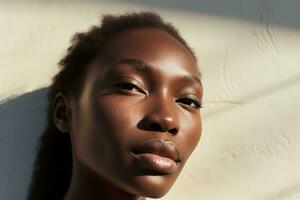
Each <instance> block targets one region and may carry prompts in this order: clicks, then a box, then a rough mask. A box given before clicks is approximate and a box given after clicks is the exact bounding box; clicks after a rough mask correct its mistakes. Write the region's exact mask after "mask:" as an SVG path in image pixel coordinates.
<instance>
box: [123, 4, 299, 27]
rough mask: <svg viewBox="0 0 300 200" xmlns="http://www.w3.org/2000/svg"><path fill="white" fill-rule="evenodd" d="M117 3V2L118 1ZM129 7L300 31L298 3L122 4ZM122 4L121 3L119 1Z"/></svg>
mask: <svg viewBox="0 0 300 200" xmlns="http://www.w3.org/2000/svg"><path fill="white" fill-rule="evenodd" d="M119 1H120V0H119ZM125 1H126V2H128V3H132V4H134V5H142V6H152V7H158V8H164V9H170V10H182V11H185V12H191V13H196V14H197V13H201V14H208V15H213V16H220V17H222V18H223V17H228V18H234V19H239V20H246V21H252V22H256V23H262V24H265V25H267V26H269V25H270V24H272V25H278V26H284V27H288V28H297V29H298V28H300V23H299V8H300V1H298V0H286V1H281V0H257V1H242V0H227V1H220V0H210V1H194V0H185V1H181V0H162V1H153V0H125ZM120 2H124V0H122V1H120Z"/></svg>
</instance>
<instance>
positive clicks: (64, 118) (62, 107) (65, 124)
mask: <svg viewBox="0 0 300 200" xmlns="http://www.w3.org/2000/svg"><path fill="white" fill-rule="evenodd" d="M52 108H53V121H54V124H55V126H56V127H57V128H58V129H59V130H60V131H61V132H63V133H67V132H70V128H71V108H70V104H69V102H68V98H67V96H66V95H65V94H63V93H62V92H59V93H57V95H56V96H55V98H54V101H53V102H52Z"/></svg>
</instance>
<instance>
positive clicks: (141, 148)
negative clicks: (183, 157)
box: [132, 139, 180, 162]
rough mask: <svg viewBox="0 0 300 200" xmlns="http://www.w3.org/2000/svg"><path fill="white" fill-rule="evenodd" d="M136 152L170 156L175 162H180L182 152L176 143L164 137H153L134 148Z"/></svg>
mask: <svg viewBox="0 0 300 200" xmlns="http://www.w3.org/2000/svg"><path fill="white" fill-rule="evenodd" d="M132 152H133V153H134V154H155V155H158V156H161V157H164V158H169V159H171V160H173V161H174V162H180V154H179V151H178V149H177V147H176V145H175V144H174V143H172V142H170V141H168V142H166V141H164V140H162V139H152V140H148V141H146V142H145V143H142V144H140V145H138V146H136V147H134V148H133V150H132Z"/></svg>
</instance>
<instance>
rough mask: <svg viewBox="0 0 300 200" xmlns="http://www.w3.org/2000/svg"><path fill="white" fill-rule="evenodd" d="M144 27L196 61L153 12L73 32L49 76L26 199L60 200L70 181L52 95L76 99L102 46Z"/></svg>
mask: <svg viewBox="0 0 300 200" xmlns="http://www.w3.org/2000/svg"><path fill="white" fill-rule="evenodd" d="M144 27H149V28H157V29H161V30H163V31H166V32H167V33H169V34H170V35H171V36H173V37H174V38H176V39H177V40H178V41H179V42H181V43H182V44H183V45H184V46H185V48H186V49H187V50H188V51H189V52H190V53H191V55H192V56H193V58H194V59H195V61H196V62H197V59H196V57H195V54H194V52H193V51H192V49H191V48H190V47H189V46H188V45H187V43H186V42H185V40H184V39H183V38H182V37H181V36H180V35H179V33H178V31H177V29H176V28H175V27H174V26H173V25H172V24H170V23H167V22H164V21H163V20H162V18H161V17H160V16H159V15H158V14H156V13H153V12H137V13H127V14H123V15H118V16H116V15H104V16H103V19H102V23H101V24H100V25H98V26H92V27H91V28H90V29H89V30H88V31H87V32H84V33H76V34H75V35H74V36H73V38H72V40H71V42H72V43H71V46H70V47H69V48H68V49H67V54H66V55H65V56H64V57H63V58H62V59H61V60H60V62H59V66H60V71H59V73H58V74H56V75H55V76H54V77H53V82H52V85H51V86H50V90H49V93H48V101H49V107H48V126H47V127H46V129H45V131H44V133H43V135H42V136H41V138H40V142H39V144H38V146H37V158H36V160H35V163H34V170H33V175H32V182H31V184H30V187H29V190H28V197H27V200H41V199H43V200H61V199H63V198H64V196H65V194H66V192H67V190H68V187H69V184H70V181H71V173H72V149H71V140H70V137H69V134H63V133H61V132H60V131H59V130H58V129H57V128H56V126H55V124H54V122H53V107H52V102H53V101H54V98H55V96H56V94H57V93H59V92H63V93H64V94H66V95H73V96H74V97H76V98H78V97H79V96H80V92H81V90H82V86H83V84H82V83H83V81H84V80H83V77H84V75H85V73H86V72H87V68H88V67H87V66H88V65H89V63H90V62H91V61H93V59H95V58H96V56H99V54H101V51H102V47H103V46H104V44H105V43H107V42H108V41H109V40H110V39H111V38H112V37H114V36H116V35H117V34H120V33H122V32H124V31H128V30H133V29H139V28H144Z"/></svg>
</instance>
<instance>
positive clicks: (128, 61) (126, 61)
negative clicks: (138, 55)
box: [111, 58, 202, 86]
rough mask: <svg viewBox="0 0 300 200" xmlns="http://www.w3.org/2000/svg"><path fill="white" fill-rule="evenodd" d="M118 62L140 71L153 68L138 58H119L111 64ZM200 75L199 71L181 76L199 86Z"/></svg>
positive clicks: (115, 64) (117, 63)
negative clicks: (195, 73)
mask: <svg viewBox="0 0 300 200" xmlns="http://www.w3.org/2000/svg"><path fill="white" fill-rule="evenodd" d="M120 64H127V65H130V66H133V67H135V68H136V69H138V70H140V71H146V70H147V69H149V68H153V67H152V66H151V65H149V64H146V63H144V62H143V61H141V60H138V59H133V58H125V59H120V60H118V61H117V62H115V63H113V64H112V65H111V66H117V65H120ZM200 77H201V73H200V72H199V73H198V74H197V75H191V76H188V75H184V76H181V78H183V79H185V80H187V81H191V82H193V83H196V84H200V86H202V82H201V80H200Z"/></svg>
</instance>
